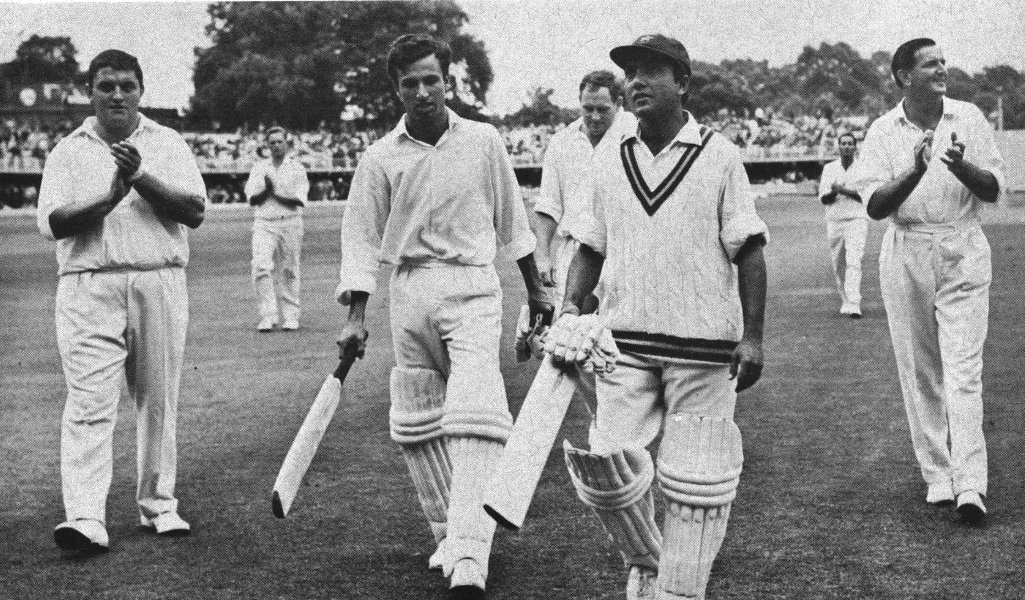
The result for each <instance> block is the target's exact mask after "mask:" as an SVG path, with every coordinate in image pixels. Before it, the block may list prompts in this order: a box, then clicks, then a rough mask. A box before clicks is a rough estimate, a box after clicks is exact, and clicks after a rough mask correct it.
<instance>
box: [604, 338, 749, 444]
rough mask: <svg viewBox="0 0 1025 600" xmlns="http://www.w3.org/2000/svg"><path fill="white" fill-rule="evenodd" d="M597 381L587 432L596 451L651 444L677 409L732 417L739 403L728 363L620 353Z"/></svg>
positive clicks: (696, 413) (697, 413)
mask: <svg viewBox="0 0 1025 600" xmlns="http://www.w3.org/2000/svg"><path fill="white" fill-rule="evenodd" d="M596 383H597V386H596V387H597V389H596V392H597V395H598V411H597V413H596V414H595V420H594V422H593V423H592V426H591V431H590V436H589V437H590V444H591V451H592V452H597V453H603V452H612V451H615V450H619V449H622V448H629V447H647V446H649V445H650V444H651V442H652V441H654V440H655V437H656V436H657V435H658V434H659V433H660V432H661V431H662V429H663V426H664V424H665V422H666V419H668V418H669V417H671V416H672V415H674V414H676V413H688V414H693V415H698V416H707V417H725V418H729V419H732V418H733V412H734V410H735V409H736V406H737V392H736V385H737V383H736V381H734V380H730V369H729V365H720V364H715V363H706V362H700V361H691V360H677V359H658V358H654V357H649V356H642V355H640V354H634V353H632V352H623V353H622V354H620V357H619V359H618V360H617V361H616V370H615V371H613V372H612V373H609V374H607V375H604V376H602V377H597V378H596Z"/></svg>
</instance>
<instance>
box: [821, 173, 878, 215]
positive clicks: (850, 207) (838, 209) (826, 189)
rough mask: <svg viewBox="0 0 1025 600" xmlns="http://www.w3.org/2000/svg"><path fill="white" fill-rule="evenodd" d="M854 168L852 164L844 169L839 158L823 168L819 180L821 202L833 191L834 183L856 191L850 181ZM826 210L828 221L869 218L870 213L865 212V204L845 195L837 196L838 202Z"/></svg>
mask: <svg viewBox="0 0 1025 600" xmlns="http://www.w3.org/2000/svg"><path fill="white" fill-rule="evenodd" d="M853 168H854V164H853V163H852V164H851V166H850V168H848V169H844V168H843V163H841V162H840V159H839V158H838V159H836V160H834V161H832V162H828V163H826V165H825V166H824V167H822V176H821V177H820V178H819V200H822V197H823V196H825V195H826V194H828V193H830V192H832V191H833V184H834V183H839V184H840V185H842V186H844V187H846V188H848V189H854V186H853V185H851V183H850V182H849V181H848V177H849V175H850V173H851V170H852V169H853ZM863 200H864V199H863ZM825 209H826V211H825V213H826V220H827V221H847V220H850V219H867V218H868V213H867V212H865V204H864V202H858V201H857V200H853V199H852V198H851V197H850V196H847V195H845V194H837V195H836V202H833V203H832V204H830V205H828V206H826V207H825Z"/></svg>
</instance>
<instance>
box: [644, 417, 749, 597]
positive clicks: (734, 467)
mask: <svg viewBox="0 0 1025 600" xmlns="http://www.w3.org/2000/svg"><path fill="white" fill-rule="evenodd" d="M743 462H744V453H743V447H742V443H741V438H740V430H739V429H738V428H737V425H736V423H734V422H733V420H732V419H730V418H724V417H707V416H699V415H693V414H686V413H678V414H675V415H672V416H671V417H670V418H669V419H667V421H666V427H665V431H664V432H663V436H662V445H661V447H660V449H659V453H658V478H659V483H660V485H661V487H662V491H663V493H664V494H665V496H666V504H667V507H666V519H665V531H664V543H663V546H662V559H661V561H660V563H659V576H658V591H657V594H656V598H657V599H658V600H670V599H677V598H688V599H701V598H704V597H705V588H706V586H707V585H708V577H709V575H710V573H711V572H712V562H713V561H714V560H715V557H716V555H718V554H719V549H720V548H721V547H722V542H723V538H724V537H725V536H726V524H727V522H728V521H729V517H730V505H731V503H732V501H733V498H734V497H736V495H737V485H738V484H739V482H740V471H741V468H742V465H743Z"/></svg>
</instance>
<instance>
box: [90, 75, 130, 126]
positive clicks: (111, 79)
mask: <svg viewBox="0 0 1025 600" xmlns="http://www.w3.org/2000/svg"><path fill="white" fill-rule="evenodd" d="M141 97H142V85H140V84H139V79H138V78H137V77H136V76H135V72H134V71H115V70H114V69H113V68H111V67H103V68H102V69H100V70H99V71H97V72H96V76H95V77H94V78H93V83H92V88H91V92H90V96H89V101H90V102H91V103H92V106H93V111H94V112H95V113H96V119H97V120H98V121H99V122H100V125H102V126H103V127H104V128H105V129H107V130H115V131H116V130H124V129H128V128H131V127H134V126H135V123H136V121H137V120H138V119H139V99H140V98H141Z"/></svg>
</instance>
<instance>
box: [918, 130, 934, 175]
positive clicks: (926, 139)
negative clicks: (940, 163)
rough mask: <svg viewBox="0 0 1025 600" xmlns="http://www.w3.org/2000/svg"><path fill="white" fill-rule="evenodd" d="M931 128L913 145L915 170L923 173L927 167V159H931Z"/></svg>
mask: <svg viewBox="0 0 1025 600" xmlns="http://www.w3.org/2000/svg"><path fill="white" fill-rule="evenodd" d="M932 135H933V131H932V129H930V130H928V131H926V132H925V135H924V136H922V141H920V142H918V146H916V147H915V171H917V172H919V173H925V170H926V169H927V168H929V161H930V160H931V159H932Z"/></svg>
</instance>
